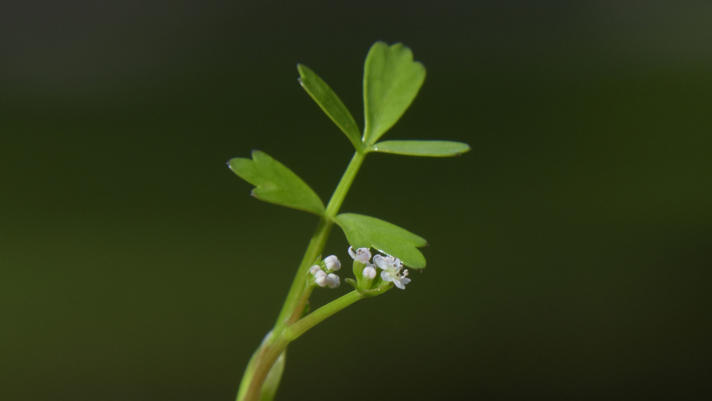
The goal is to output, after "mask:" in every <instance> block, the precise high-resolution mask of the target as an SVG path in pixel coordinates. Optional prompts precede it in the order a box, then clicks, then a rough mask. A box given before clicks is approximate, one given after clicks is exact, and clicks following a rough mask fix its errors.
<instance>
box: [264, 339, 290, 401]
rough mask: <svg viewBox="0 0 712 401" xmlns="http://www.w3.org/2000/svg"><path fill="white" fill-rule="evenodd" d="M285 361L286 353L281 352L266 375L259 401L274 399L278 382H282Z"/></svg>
mask: <svg viewBox="0 0 712 401" xmlns="http://www.w3.org/2000/svg"><path fill="white" fill-rule="evenodd" d="M286 360H287V351H283V352H282V353H281V354H279V357H278V358H277V360H276V361H275V362H274V365H272V367H271V368H270V370H269V373H267V377H266V378H265V381H264V384H263V385H262V392H261V394H260V401H272V400H273V399H274V396H275V395H276V394H277V389H278V388H279V382H280V381H281V380H282V373H283V372H284V365H285V363H286Z"/></svg>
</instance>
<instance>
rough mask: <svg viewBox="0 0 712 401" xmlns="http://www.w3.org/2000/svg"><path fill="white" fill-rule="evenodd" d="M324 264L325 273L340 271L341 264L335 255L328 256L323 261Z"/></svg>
mask: <svg viewBox="0 0 712 401" xmlns="http://www.w3.org/2000/svg"><path fill="white" fill-rule="evenodd" d="M324 264H325V265H326V271H329V272H335V271H337V270H339V269H341V262H339V258H337V257H336V255H329V256H327V257H326V258H325V259H324Z"/></svg>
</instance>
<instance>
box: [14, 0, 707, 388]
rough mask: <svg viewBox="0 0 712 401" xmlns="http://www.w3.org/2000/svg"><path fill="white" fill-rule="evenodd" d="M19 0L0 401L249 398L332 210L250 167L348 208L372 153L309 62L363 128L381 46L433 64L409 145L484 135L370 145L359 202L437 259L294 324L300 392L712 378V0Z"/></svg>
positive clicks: (291, 366)
mask: <svg viewBox="0 0 712 401" xmlns="http://www.w3.org/2000/svg"><path fill="white" fill-rule="evenodd" d="M15 3H16V4H14V5H9V4H7V5H5V6H3V8H4V10H3V11H2V12H0V185H1V188H2V195H1V196H0V312H1V313H2V326H0V399H3V400H215V401H225V400H232V399H233V397H234V393H235V390H236V387H237V382H238V380H239V378H240V377H241V374H242V370H243V368H244V365H245V363H246V361H247V359H248V357H249V355H250V353H251V352H252V350H253V349H254V348H255V347H256V345H257V344H258V343H259V341H260V339H261V338H262V336H263V335H264V334H265V333H266V331H267V330H268V329H269V327H270V325H271V324H272V323H273V320H274V318H275V317H276V314H277V312H278V309H279V307H280V305H281V303H282V301H283V297H284V294H285V293H286V290H287V288H288V286H289V283H290V280H291V278H292V274H293V271H294V269H295V267H296V265H297V263H298V261H299V259H300V257H301V253H302V252H303V249H304V247H305V245H306V242H307V240H308V237H309V235H310V234H311V232H312V230H313V229H314V227H315V224H316V221H315V218H314V217H312V216H310V215H307V214H304V213H300V212H296V211H292V210H288V209H283V208H279V207H275V206H272V205H268V204H264V203H261V202H259V201H256V200H254V199H252V198H251V197H250V196H248V194H249V185H247V184H246V183H244V182H242V181H240V180H239V179H238V178H237V177H235V176H234V175H233V174H232V173H231V172H230V171H229V170H228V169H227V168H226V166H225V161H226V160H228V159H229V158H230V157H233V156H246V155H248V154H249V151H250V150H251V149H254V148H259V149H262V150H265V151H267V152H268V153H270V154H271V155H273V156H274V157H276V158H277V159H279V160H281V161H282V162H284V163H285V164H286V165H288V166H290V167H292V168H293V169H294V170H295V171H296V172H297V173H299V174H300V175H301V176H302V177H304V178H305V180H306V181H308V182H309V183H310V184H311V185H312V186H313V187H314V189H315V190H316V191H317V192H318V193H319V194H320V195H322V197H323V198H327V197H328V196H329V194H330V192H331V190H332V188H333V187H334V185H335V184H336V182H337V180H338V178H339V176H340V174H341V171H342V170H343V168H344V167H345V166H346V163H347V161H348V159H349V157H350V145H349V143H348V141H347V140H346V139H345V138H344V137H343V135H342V134H341V133H340V132H339V131H338V130H337V129H336V128H335V127H334V126H333V124H332V123H331V122H330V121H329V120H328V119H327V118H326V117H325V116H324V115H323V114H322V113H321V112H320V110H319V109H318V108H317V106H316V105H314V104H313V102H312V101H311V100H310V99H309V97H308V96H307V95H306V94H305V93H303V91H302V89H301V88H300V87H299V85H298V84H297V82H296V77H297V74H296V69H295V65H296V63H297V62H304V63H305V64H307V65H309V66H310V67H312V68H313V69H315V70H316V71H317V72H318V73H319V74H320V75H321V76H322V77H323V78H324V79H325V80H326V81H327V82H329V83H330V84H331V86H332V87H333V88H335V90H336V91H337V92H338V93H339V94H340V95H341V97H342V99H343V100H344V102H345V103H346V104H347V105H348V106H349V107H350V108H351V109H352V110H353V112H354V113H355V116H356V118H357V120H358V121H361V119H362V111H361V73H362V63H363V58H364V57H365V54H366V51H367V49H368V47H369V45H370V44H371V43H372V42H373V41H375V40H379V39H380V40H386V41H388V42H395V41H402V42H404V43H406V44H407V45H408V46H410V47H411V48H412V49H413V50H414V52H415V56H416V59H418V60H421V61H423V62H424V64H425V65H426V67H427V69H428V78H427V79H426V83H425V86H424V87H423V89H422V91H421V93H420V95H419V97H418V99H417V100H416V101H415V103H414V104H413V106H412V108H411V109H410V110H409V111H408V113H406V115H405V116H404V118H403V119H402V120H401V122H400V123H399V124H398V125H396V127H395V128H394V129H393V130H392V131H391V132H390V133H389V134H388V137H389V138H391V139H394V138H433V139H454V140H462V141H466V142H469V143H470V144H471V146H472V152H470V153H469V154H467V155H466V156H464V157H461V158H455V159H445V160H443V159H414V158H398V157H393V156H385V155H374V156H369V158H368V160H367V163H366V165H365V168H364V169H363V170H362V172H361V174H360V175H359V177H358V178H357V180H356V183H355V185H354V187H353V190H352V192H351V194H350V195H349V198H348V199H347V201H346V203H345V205H344V209H343V210H345V211H354V212H362V213H367V214H372V215H375V216H379V217H382V218H385V219H387V220H389V221H392V222H394V223H397V224H400V225H403V226H405V227H407V228H409V229H411V230H413V231H414V232H416V233H419V234H422V235H423V236H424V237H426V238H427V239H428V240H429V242H430V246H429V247H428V248H427V249H426V250H425V254H426V257H427V258H428V261H429V268H428V269H426V270H425V271H424V272H423V273H422V274H415V275H414V280H413V283H412V284H411V285H410V286H409V288H408V290H407V291H406V292H399V291H392V292H391V293H388V294H387V295H386V296H383V297H380V298H378V299H375V300H369V301H366V302H362V303H360V304H357V305H356V306H354V307H353V308H351V309H350V310H348V311H346V312H344V313H342V314H340V315H337V316H336V317H334V318H333V319H331V320H328V321H327V322H325V323H324V324H323V325H321V326H319V327H318V328H317V329H315V330H314V331H312V332H310V333H309V334H308V335H307V336H305V337H304V338H302V339H299V340H298V341H297V342H295V343H294V344H293V346H292V347H290V354H289V358H288V363H287V371H286V374H285V377H284V380H283V385H282V387H281V389H280V393H279V394H278V399H281V400H312V399H336V400H363V399H369V400H393V399H404V400H406V399H410V400H420V399H422V400H438V399H453V400H455V399H479V400H508V399H540V398H541V399H551V400H572V399H592V400H593V399H601V400H603V399H631V398H638V397H639V398H644V397H648V396H656V397H661V398H668V399H675V398H676V399H680V398H695V399H701V398H704V394H705V393H709V392H710V390H711V389H712V381H711V380H710V375H709V372H708V370H709V365H710V362H712V353H711V352H710V349H711V347H710V345H709V344H708V343H709V338H710V336H711V335H712V330H711V329H710V311H709V305H710V302H709V294H708V293H709V291H710V278H711V276H712V275H711V274H710V271H709V265H710V264H711V263H710V259H711V257H712V207H711V206H712V183H711V180H710V173H711V172H712V160H710V153H711V152H710V149H711V146H712V139H710V133H711V132H712V115H711V113H710V105H712V47H710V43H711V41H712V23H711V21H712V6H710V4H709V3H705V2H696V3H692V2H690V3H685V2H678V3H675V4H676V5H675V6H671V5H669V6H665V7H663V6H658V5H655V4H653V3H650V2H609V3H604V2H571V3H568V2H551V1H539V2H524V1H521V2H520V1H507V2H498V1H461V2H439V3H438V4H437V5H435V3H434V2H432V3H423V4H419V3H417V2H401V3H396V2H386V1H358V2H343V3H337V2H328V1H321V2H310V1H302V2H276V1H263V2H257V1H253V2H241V1H222V2H200V1H167V0H163V1H160V0H158V1H148V2H147V1H138V0H131V1H127V0H124V1H115V2H95V1H88V0H86V1H63V2H52V1H25V2H15ZM670 4H673V3H672V2H671V3H670ZM345 248H346V242H345V240H344V238H343V236H342V235H341V233H340V232H338V231H336V230H335V231H334V234H333V235H332V238H331V242H330V245H329V247H328V251H330V252H334V253H337V254H338V255H339V256H340V257H341V258H342V260H344V259H347V258H348V256H347V255H346V252H345V250H346V249H345ZM343 291H346V288H343V287H342V288H341V289H340V290H338V292H339V293H340V292H343ZM332 294H334V293H333V292H332V293H328V294H327V293H326V292H324V291H323V292H322V294H321V295H319V296H317V301H323V300H325V299H326V297H327V295H332Z"/></svg>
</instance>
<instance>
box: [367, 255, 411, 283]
mask: <svg viewBox="0 0 712 401" xmlns="http://www.w3.org/2000/svg"><path fill="white" fill-rule="evenodd" d="M373 262H374V263H376V266H378V267H379V268H381V270H383V271H382V272H381V279H383V281H390V282H392V283H393V284H394V285H395V286H396V287H398V288H400V289H401V290H405V286H406V284H408V283H410V279H409V278H408V269H403V262H401V260H400V259H398V258H394V257H393V256H391V255H386V256H383V255H376V256H374V257H373ZM364 270H365V269H364ZM401 270H402V271H401Z"/></svg>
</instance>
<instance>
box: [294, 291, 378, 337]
mask: <svg viewBox="0 0 712 401" xmlns="http://www.w3.org/2000/svg"><path fill="white" fill-rule="evenodd" d="M363 298H364V296H363V295H362V294H361V293H359V292H358V291H356V290H353V291H351V292H349V293H347V294H344V295H342V296H340V297H339V298H336V299H335V300H333V301H331V302H329V303H328V304H326V305H324V306H322V307H320V308H319V309H316V310H315V311H314V312H312V313H310V314H308V315H306V316H304V317H303V318H301V319H299V320H297V321H296V322H294V324H292V325H290V326H289V327H287V329H286V330H285V331H284V337H285V338H286V339H287V341H294V340H296V339H297V338H298V337H299V336H301V335H302V334H304V333H306V332H307V331H308V330H309V329H311V328H312V327H314V326H316V325H317V324H319V323H321V322H323V321H324V320H326V319H327V318H329V317H331V316H333V315H334V314H335V313H336V312H339V311H340V310H342V309H344V308H346V307H347V306H349V305H351V304H353V303H354V302H356V301H359V300H361V299H363Z"/></svg>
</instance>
